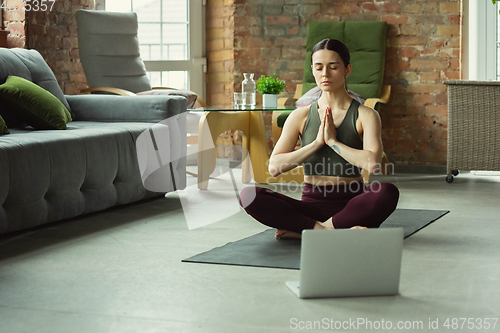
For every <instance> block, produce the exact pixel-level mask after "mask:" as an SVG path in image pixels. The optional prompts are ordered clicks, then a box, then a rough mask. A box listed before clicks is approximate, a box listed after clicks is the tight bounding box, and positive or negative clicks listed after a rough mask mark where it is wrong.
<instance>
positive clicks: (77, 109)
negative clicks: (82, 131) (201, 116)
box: [66, 95, 186, 123]
mask: <svg viewBox="0 0 500 333" xmlns="http://www.w3.org/2000/svg"><path fill="white" fill-rule="evenodd" d="M66 97H67V99H68V101H69V103H70V104H71V108H72V110H73V112H74V113H75V117H73V119H75V120H89V121H106V122H123V121H140V122H150V123H157V122H160V121H162V120H165V119H167V118H170V117H173V116H175V115H177V114H180V113H182V112H186V99H185V98H184V97H181V96H161V95H160V96H114V95H74V96H66Z"/></svg>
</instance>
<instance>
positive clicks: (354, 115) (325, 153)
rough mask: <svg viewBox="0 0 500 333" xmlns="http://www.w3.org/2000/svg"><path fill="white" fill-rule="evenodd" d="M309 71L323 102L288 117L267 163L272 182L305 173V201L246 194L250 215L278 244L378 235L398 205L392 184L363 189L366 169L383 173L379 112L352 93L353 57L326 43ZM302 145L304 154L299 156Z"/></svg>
mask: <svg viewBox="0 0 500 333" xmlns="http://www.w3.org/2000/svg"><path fill="white" fill-rule="evenodd" d="M311 63H312V72H313V75H314V78H315V80H316V84H317V85H318V86H319V87H320V88H321V90H322V95H321V97H320V99H319V100H318V101H317V102H315V103H313V104H312V105H311V106H308V107H301V108H298V109H296V110H294V111H293V112H292V113H291V114H290V116H289V117H288V118H287V120H286V122H285V125H284V127H283V132H282V134H281V137H280V139H279V140H278V142H277V143H276V145H275V147H274V150H273V152H272V154H271V158H270V160H269V172H270V174H271V175H272V176H277V175H279V174H280V173H282V172H286V171H289V170H291V169H293V168H295V167H297V166H299V165H301V164H302V165H303V168H304V183H305V184H304V187H303V190H302V198H301V200H296V199H294V198H290V197H288V196H285V195H283V194H280V193H277V192H275V191H272V190H270V189H267V188H263V187H246V188H244V189H243V190H242V191H241V193H240V204H241V205H242V206H243V207H244V208H245V210H246V211H247V213H248V214H250V215H251V216H253V217H254V218H255V219H256V220H258V221H259V222H261V223H263V224H265V225H268V226H270V227H274V228H277V229H278V230H277V231H276V238H299V237H300V236H301V232H302V230H304V229H335V228H378V227H379V226H380V224H381V223H382V222H383V221H384V220H385V219H386V218H387V217H388V216H389V215H390V214H391V213H392V212H393V211H394V210H395V209H396V205H397V202H398V199H399V191H398V189H397V188H396V187H395V186H394V185H393V184H390V183H379V182H376V183H374V184H372V185H371V186H368V187H367V186H365V184H364V183H363V181H362V177H361V169H365V170H367V171H368V172H370V173H374V172H377V171H378V169H379V168H380V162H381V159H382V151H383V148H382V139H381V122H380V117H379V115H378V113H377V112H376V111H374V110H373V109H371V108H368V107H366V106H363V105H360V103H359V102H357V101H356V100H354V99H352V98H351V97H350V96H349V95H348V93H347V90H346V85H345V80H346V78H347V76H348V75H349V74H350V73H351V64H350V54H349V50H348V49H347V47H346V46H345V45H344V44H343V43H342V42H340V41H338V40H334V39H324V40H322V41H321V42H319V43H318V44H316V45H315V46H314V48H313V50H312V55H311ZM299 138H300V139H301V148H300V149H297V150H294V148H295V144H296V142H297V140H298V139H299Z"/></svg>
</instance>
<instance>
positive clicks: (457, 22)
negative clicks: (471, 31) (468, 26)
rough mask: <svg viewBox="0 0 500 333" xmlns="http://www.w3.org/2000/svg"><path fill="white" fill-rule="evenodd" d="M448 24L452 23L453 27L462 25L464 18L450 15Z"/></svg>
mask: <svg viewBox="0 0 500 333" xmlns="http://www.w3.org/2000/svg"><path fill="white" fill-rule="evenodd" d="M448 22H450V24H451V25H460V24H461V22H462V16H461V15H459V14H451V15H448Z"/></svg>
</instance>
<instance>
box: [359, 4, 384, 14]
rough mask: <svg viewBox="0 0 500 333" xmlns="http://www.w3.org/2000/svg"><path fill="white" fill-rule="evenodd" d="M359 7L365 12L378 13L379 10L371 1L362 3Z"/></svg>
mask: <svg viewBox="0 0 500 333" xmlns="http://www.w3.org/2000/svg"><path fill="white" fill-rule="evenodd" d="M361 9H362V10H363V11H365V12H374V13H378V12H379V11H380V8H379V6H377V5H376V4H374V3H371V2H365V3H362V4H361Z"/></svg>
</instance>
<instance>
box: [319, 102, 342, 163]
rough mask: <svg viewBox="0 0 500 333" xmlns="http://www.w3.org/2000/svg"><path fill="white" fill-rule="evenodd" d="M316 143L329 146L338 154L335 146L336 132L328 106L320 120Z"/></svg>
mask: <svg viewBox="0 0 500 333" xmlns="http://www.w3.org/2000/svg"><path fill="white" fill-rule="evenodd" d="M316 141H317V142H319V143H321V144H326V145H328V146H330V147H331V148H332V149H333V150H335V151H336V152H337V153H339V151H338V146H336V145H335V142H336V141H337V131H336V129H335V123H334V121H333V115H332V109H331V108H330V107H329V106H327V107H326V110H325V114H324V116H323V119H322V120H321V124H320V126H319V130H318V135H317V137H316Z"/></svg>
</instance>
